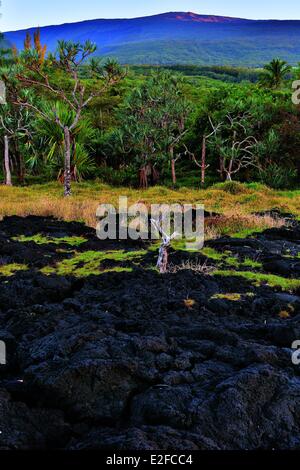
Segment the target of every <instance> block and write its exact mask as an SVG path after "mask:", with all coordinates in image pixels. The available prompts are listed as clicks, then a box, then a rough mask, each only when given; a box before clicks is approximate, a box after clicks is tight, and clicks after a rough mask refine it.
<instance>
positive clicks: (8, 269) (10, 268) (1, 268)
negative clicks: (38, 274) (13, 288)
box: [0, 263, 28, 277]
mask: <svg viewBox="0 0 300 470" xmlns="http://www.w3.org/2000/svg"><path fill="white" fill-rule="evenodd" d="M27 269H28V266H26V264H16V263H12V264H4V265H0V276H4V277H10V276H13V275H14V274H16V273H17V272H18V271H26V270H27Z"/></svg>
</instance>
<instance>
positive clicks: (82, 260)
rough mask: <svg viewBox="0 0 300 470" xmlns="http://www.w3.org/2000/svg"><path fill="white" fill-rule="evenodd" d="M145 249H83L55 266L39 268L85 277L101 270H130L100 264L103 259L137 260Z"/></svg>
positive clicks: (62, 274) (48, 271) (47, 271)
mask: <svg viewBox="0 0 300 470" xmlns="http://www.w3.org/2000/svg"><path fill="white" fill-rule="evenodd" d="M146 253H147V252H146V251H124V250H118V251H106V252H101V251H85V252H84V253H77V254H76V255H75V256H73V257H72V258H68V259H64V260H63V261H60V262H59V263H57V264H56V265H55V266H46V267H45V268H43V269H42V270H41V272H42V273H43V274H48V275H49V274H57V275H59V276H67V275H70V276H75V277H87V276H92V275H98V274H101V273H103V272H124V271H131V270H132V268H128V267H123V266H113V267H112V268H108V269H105V268H103V266H102V263H103V262H104V261H115V262H121V263H122V262H128V261H130V262H132V263H136V262H138V261H139V260H140V259H141V257H142V256H144V255H145V254H146Z"/></svg>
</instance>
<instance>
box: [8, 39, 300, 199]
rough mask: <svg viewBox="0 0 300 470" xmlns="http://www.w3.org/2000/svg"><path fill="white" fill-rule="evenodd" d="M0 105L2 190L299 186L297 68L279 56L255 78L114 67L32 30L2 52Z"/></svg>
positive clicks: (216, 71) (224, 70)
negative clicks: (88, 184)
mask: <svg viewBox="0 0 300 470" xmlns="http://www.w3.org/2000/svg"><path fill="white" fill-rule="evenodd" d="M0 71H1V79H2V80H3V81H4V83H5V86H6V95H7V96H6V99H7V104H6V105H4V106H1V108H0V113H1V114H0V120H1V129H0V132H1V155H3V158H2V161H3V164H2V172H3V175H2V179H3V181H4V182H5V183H6V185H15V184H16V185H18V184H19V185H24V184H31V183H42V182H48V181H51V180H58V181H60V182H61V183H62V184H64V192H65V195H66V196H68V195H70V194H71V185H72V181H79V182H80V181H83V180H93V179H97V180H98V181H103V182H105V183H109V184H112V185H115V186H121V185H123V186H132V187H141V188H148V187H149V186H151V185H156V184H159V185H166V186H169V187H175V188H176V187H178V186H179V187H182V186H184V187H191V188H199V187H207V186H209V185H212V184H215V183H218V182H223V181H226V180H227V181H231V180H237V181H241V182H259V183H262V184H265V185H267V186H269V187H271V188H274V189H289V188H291V189H292V188H294V187H295V186H297V182H298V181H299V173H300V153H299V149H300V119H299V117H300V107H299V106H296V105H295V104H293V102H292V93H293V90H292V82H293V81H294V80H296V79H298V78H300V68H298V69H297V68H292V67H290V66H289V65H288V64H287V63H286V62H284V61H282V60H280V59H279V58H274V60H273V61H272V62H270V63H269V64H266V65H265V67H264V68H263V69H247V68H232V67H227V66H223V67H209V66H207V67H197V66H173V67H170V68H166V67H150V66H133V67H121V66H120V65H119V64H118V63H117V62H116V61H114V60H110V59H108V60H105V61H103V60H101V59H99V58H97V56H96V49H95V46H94V45H93V44H92V43H91V42H86V43H84V44H79V43H72V42H66V41H60V42H59V43H58V47H57V52H56V54H50V53H49V54H48V53H47V45H43V44H41V40H40V32H39V30H37V31H36V33H35V34H34V37H33V38H31V37H30V35H27V37H26V39H25V42H24V50H22V51H17V50H16V49H15V48H13V49H1V55H0Z"/></svg>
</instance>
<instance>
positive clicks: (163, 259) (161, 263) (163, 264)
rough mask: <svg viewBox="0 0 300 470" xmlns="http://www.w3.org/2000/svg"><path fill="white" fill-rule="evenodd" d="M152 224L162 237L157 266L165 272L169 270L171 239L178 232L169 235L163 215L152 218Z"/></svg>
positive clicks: (161, 271) (162, 272)
mask: <svg viewBox="0 0 300 470" xmlns="http://www.w3.org/2000/svg"><path fill="white" fill-rule="evenodd" d="M151 224H152V226H153V227H154V229H155V230H156V231H157V232H158V234H159V235H160V237H161V245H160V248H159V254H158V260H157V268H158V269H159V272H160V273H161V274H165V273H166V272H167V271H168V262H169V248H170V246H171V241H172V240H174V238H176V236H177V233H176V232H174V233H173V235H167V234H166V232H165V231H164V229H163V216H162V215H160V217H159V218H158V219H157V220H156V219H151Z"/></svg>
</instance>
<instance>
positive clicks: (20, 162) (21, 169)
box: [13, 139, 25, 184]
mask: <svg viewBox="0 0 300 470" xmlns="http://www.w3.org/2000/svg"><path fill="white" fill-rule="evenodd" d="M13 144H14V154H15V160H16V164H17V172H18V180H19V183H20V184H24V181H25V164H24V158H23V155H22V152H20V150H19V146H18V142H17V140H16V139H13Z"/></svg>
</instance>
